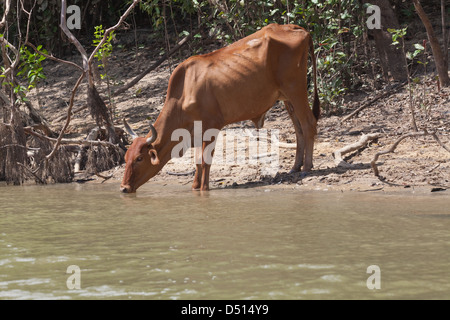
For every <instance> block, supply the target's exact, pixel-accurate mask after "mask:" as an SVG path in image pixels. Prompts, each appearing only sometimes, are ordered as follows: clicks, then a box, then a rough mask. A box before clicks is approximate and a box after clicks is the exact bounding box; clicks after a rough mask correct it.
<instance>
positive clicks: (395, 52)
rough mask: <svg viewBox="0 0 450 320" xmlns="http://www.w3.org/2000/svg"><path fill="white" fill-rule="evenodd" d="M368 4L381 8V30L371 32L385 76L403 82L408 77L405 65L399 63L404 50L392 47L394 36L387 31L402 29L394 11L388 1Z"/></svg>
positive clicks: (376, 0)
mask: <svg viewBox="0 0 450 320" xmlns="http://www.w3.org/2000/svg"><path fill="white" fill-rule="evenodd" d="M366 2H369V3H370V4H372V5H377V6H378V7H380V13H381V28H380V29H372V30H370V31H371V33H372V35H373V37H374V39H375V46H376V48H377V51H378V53H379V55H380V60H381V67H382V69H383V75H384V77H385V79H386V80H388V79H389V78H390V77H392V78H393V79H394V80H396V81H402V82H403V81H405V80H406V77H407V72H406V70H405V67H404V65H403V63H399V61H403V60H404V57H403V53H402V50H400V49H399V48H396V47H395V46H393V45H392V36H391V34H390V33H389V32H388V31H387V29H388V28H391V29H399V28H400V25H399V23H398V20H397V17H396V16H395V13H394V10H393V9H392V7H391V5H390V3H389V1H388V0H370V1H366ZM369 34H370V33H369Z"/></svg>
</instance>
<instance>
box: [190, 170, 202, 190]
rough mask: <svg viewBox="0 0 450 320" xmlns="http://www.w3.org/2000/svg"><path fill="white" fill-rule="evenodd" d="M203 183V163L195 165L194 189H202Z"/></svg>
mask: <svg viewBox="0 0 450 320" xmlns="http://www.w3.org/2000/svg"><path fill="white" fill-rule="evenodd" d="M201 184H202V165H201V164H197V165H196V166H195V176H194V182H193V183H192V190H198V189H200V186H201Z"/></svg>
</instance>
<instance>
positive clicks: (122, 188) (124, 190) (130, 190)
mask: <svg viewBox="0 0 450 320" xmlns="http://www.w3.org/2000/svg"><path fill="white" fill-rule="evenodd" d="M120 192H122V193H134V192H136V190H134V189H133V188H131V187H130V186H120Z"/></svg>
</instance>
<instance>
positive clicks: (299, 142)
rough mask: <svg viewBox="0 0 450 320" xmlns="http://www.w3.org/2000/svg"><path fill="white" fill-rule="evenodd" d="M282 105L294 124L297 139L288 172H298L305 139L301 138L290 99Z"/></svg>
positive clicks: (298, 123)
mask: <svg viewBox="0 0 450 320" xmlns="http://www.w3.org/2000/svg"><path fill="white" fill-rule="evenodd" d="M284 105H285V106H286V110H287V112H288V114H289V116H290V117H291V120H292V123H293V124H294V129H295V136H296V141H297V150H296V152H295V162H294V165H293V167H292V169H291V172H290V173H293V172H298V171H300V168H301V167H302V165H303V158H304V155H305V140H304V139H303V131H302V127H301V125H300V121H298V119H297V117H296V115H295V112H294V107H293V106H292V103H291V102H290V101H284Z"/></svg>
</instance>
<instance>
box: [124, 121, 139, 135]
mask: <svg viewBox="0 0 450 320" xmlns="http://www.w3.org/2000/svg"><path fill="white" fill-rule="evenodd" d="M123 126H124V127H125V131H126V132H127V133H128V134H129V135H130V136H131V138H132V139H133V140H134V139H136V138H137V137H138V135H137V134H136V132H134V131H133V129H131V127H130V126H129V125H128V122H127V121H126V120H125V118H123Z"/></svg>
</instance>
